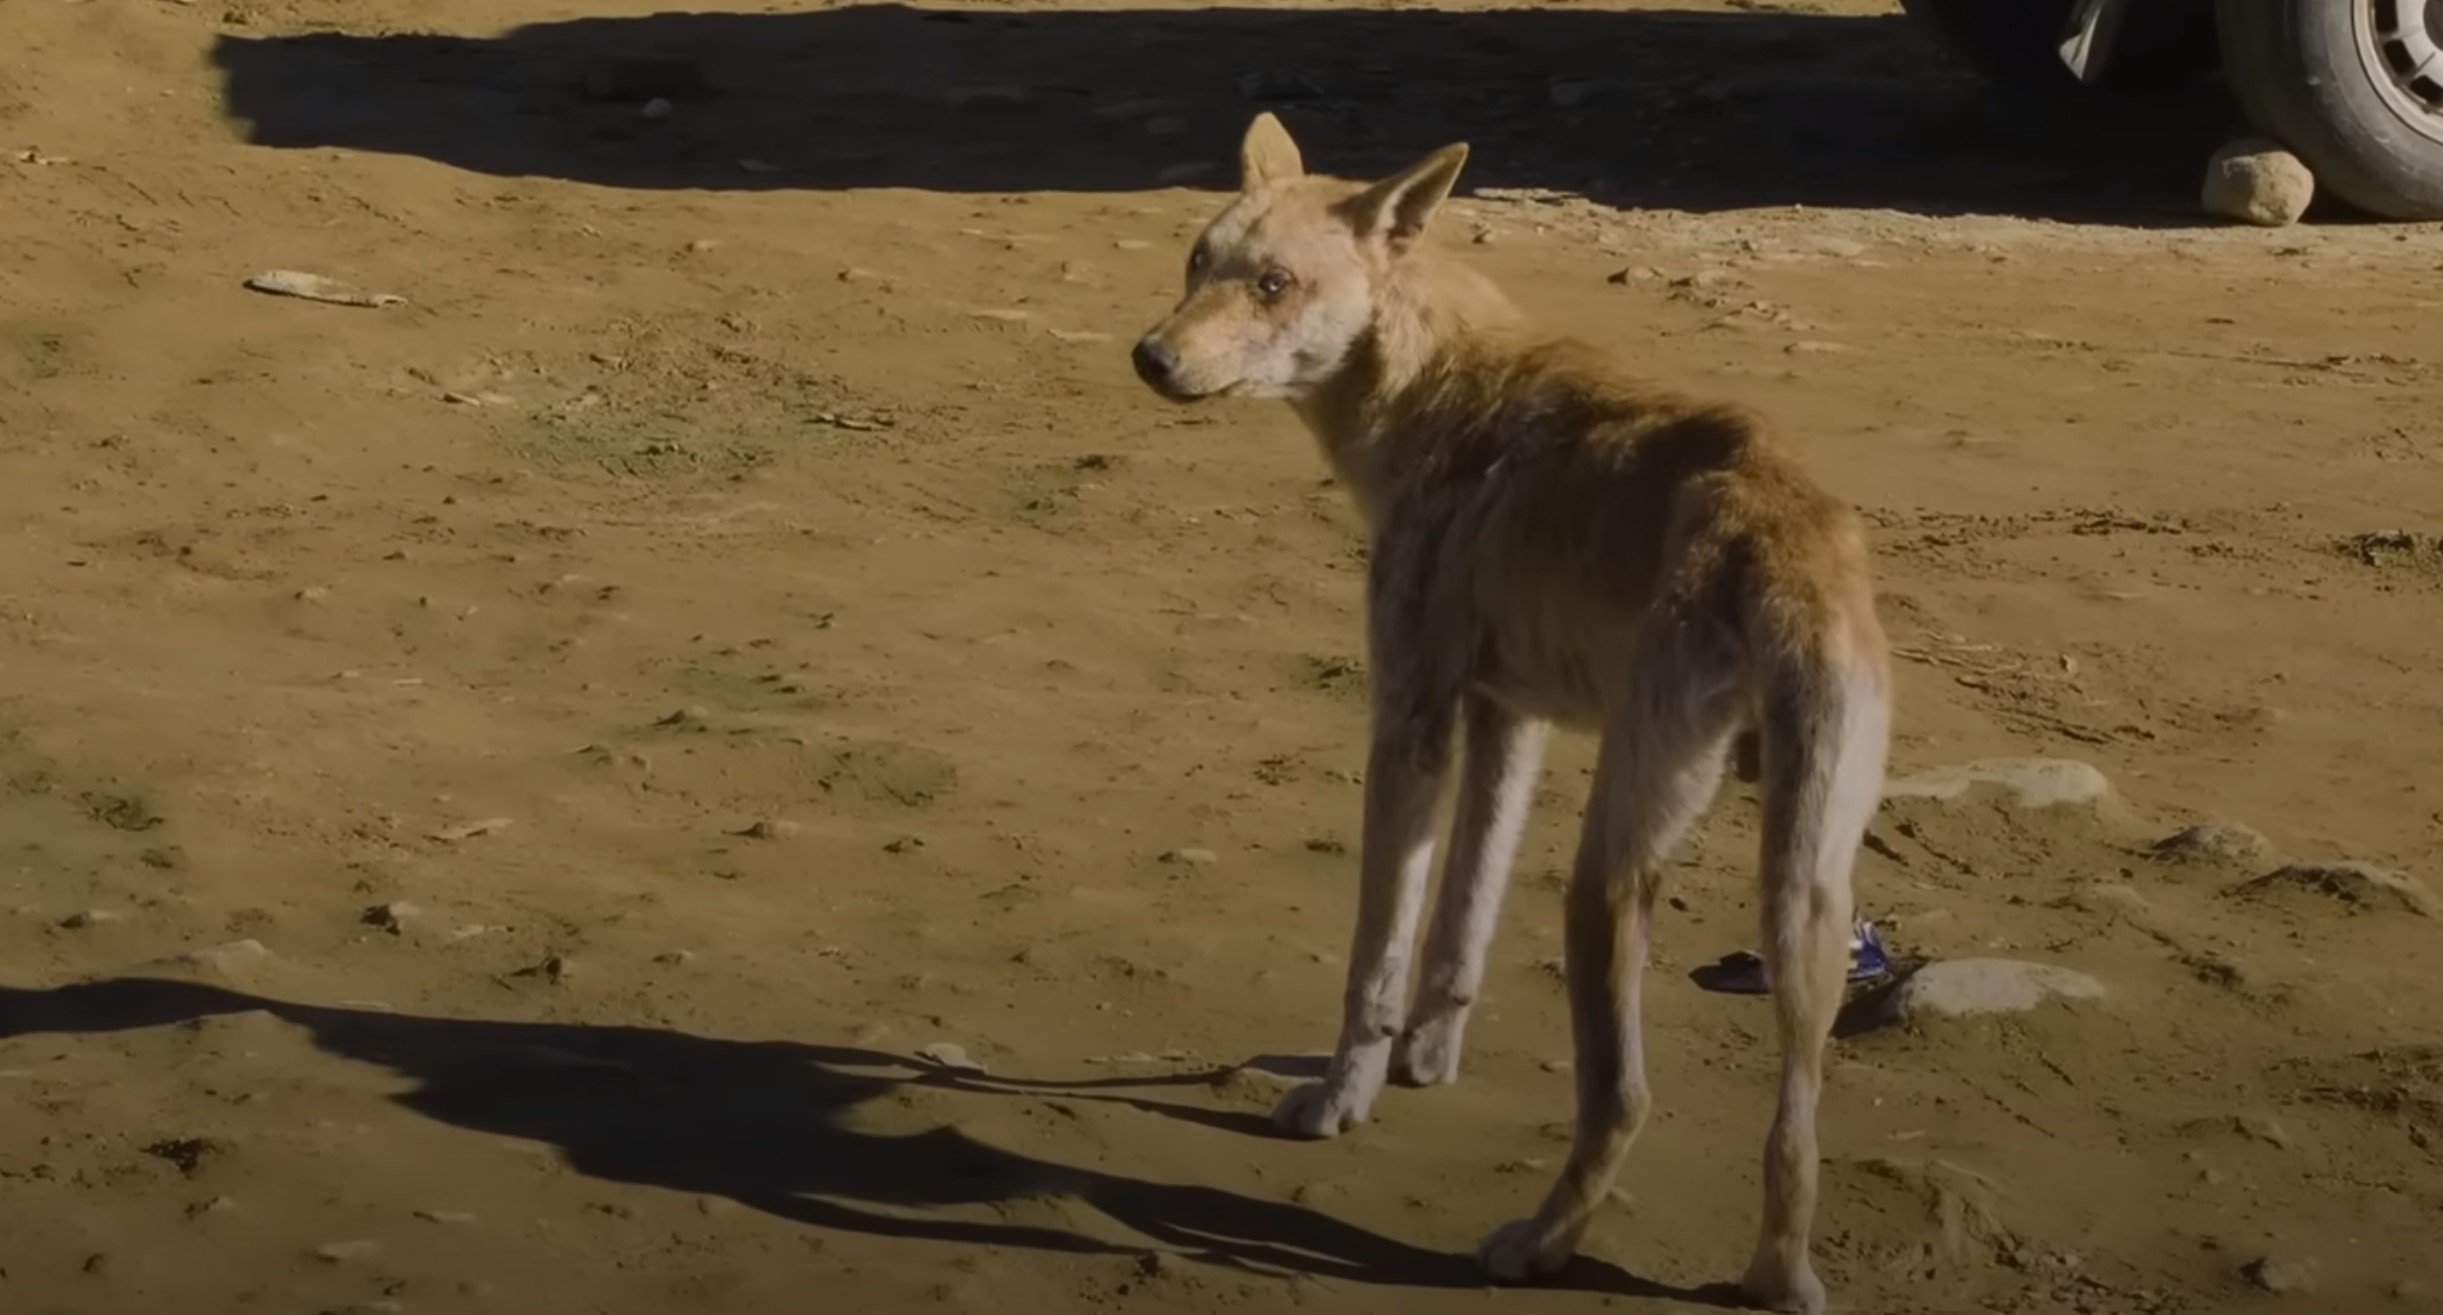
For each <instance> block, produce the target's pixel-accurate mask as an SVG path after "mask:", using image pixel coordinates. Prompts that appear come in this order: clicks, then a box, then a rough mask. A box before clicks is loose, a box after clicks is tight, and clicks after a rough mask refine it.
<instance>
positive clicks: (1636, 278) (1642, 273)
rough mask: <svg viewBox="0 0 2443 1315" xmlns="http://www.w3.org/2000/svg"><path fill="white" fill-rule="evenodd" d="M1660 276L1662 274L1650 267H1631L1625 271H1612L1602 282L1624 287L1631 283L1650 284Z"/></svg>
mask: <svg viewBox="0 0 2443 1315" xmlns="http://www.w3.org/2000/svg"><path fill="white" fill-rule="evenodd" d="M1662 276H1663V272H1662V271H1661V270H1659V269H1656V268H1655V267H1653V266H1652V265H1631V266H1629V267H1628V268H1626V269H1616V270H1613V271H1612V272H1611V273H1610V274H1609V275H1607V276H1606V277H1605V278H1604V282H1606V283H1616V284H1620V285H1622V286H1626V285H1628V284H1631V283H1651V282H1653V281H1654V280H1656V279H1658V278H1661V277H1662Z"/></svg>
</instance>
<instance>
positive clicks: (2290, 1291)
mask: <svg viewBox="0 0 2443 1315" xmlns="http://www.w3.org/2000/svg"><path fill="white" fill-rule="evenodd" d="M2318 1268H2319V1266H2318V1265H2317V1264H2316V1262H2315V1261H2313V1260H2307V1259H2290V1258H2285V1257H2280V1256H2263V1257H2259V1258H2258V1259H2255V1260H2251V1261H2249V1262H2248V1263H2247V1264H2245V1265H2242V1266H2241V1267H2240V1271H2239V1272H2240V1276H2241V1277H2243V1278H2245V1279H2247V1280H2248V1281H2249V1282H2250V1283H2253V1284H2255V1285H2256V1286H2258V1287H2260V1288H2263V1289H2264V1290H2265V1291H2267V1292H2272V1293H2277V1294H2283V1295H2298V1294H2304V1293H2309V1292H2313V1291H2315V1290H2316V1271H2317V1269H2318Z"/></svg>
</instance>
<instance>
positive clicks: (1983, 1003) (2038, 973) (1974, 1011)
mask: <svg viewBox="0 0 2443 1315" xmlns="http://www.w3.org/2000/svg"><path fill="white" fill-rule="evenodd" d="M2103 997H2104V984H2103V983H2102V982H2099V981H2097V980H2095V979H2094V978H2093V977H2090V976H2088V975H2087V974H2085V973H2082V972H2078V971H2076V970H2074V969H2070V968H2062V967H2057V966H2055V965H2052V964H2043V963H2026V962H2022V961H2020V960H2016V959H1946V960H1943V961H1940V962H1937V963H1931V964H1928V965H1926V966H1925V967H1923V968H1920V969H1918V970H1917V971H1916V972H1914V973H1911V974H1909V976H1908V977H1907V978H1906V979H1904V980H1903V981H1902V982H1901V983H1900V985H1899V986H1897V987H1895V988H1894V989H1893V990H1892V993H1891V994H1890V995H1889V996H1887V997H1886V998H1885V999H1884V1001H1883V1004H1882V1008H1881V1010H1880V1013H1881V1015H1882V1021H1884V1022H1886V1023H1910V1022H1917V1021H1921V1020H1924V1019H1927V1018H1959V1017H1965V1016H1970V1015H1979V1014H2023V1013H2027V1012H2029V1011H2030V1010H2033V1009H2036V1008H2039V1007H2040V1006H2043V1005H2045V1004H2048V1003H2051V1002H2055V1001H2061V1002H2076V1001H2091V1000H2100V999H2102V998H2103Z"/></svg>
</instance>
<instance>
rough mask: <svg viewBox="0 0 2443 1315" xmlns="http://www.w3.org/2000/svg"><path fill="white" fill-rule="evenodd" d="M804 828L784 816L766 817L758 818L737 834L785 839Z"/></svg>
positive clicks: (754, 837)
mask: <svg viewBox="0 0 2443 1315" xmlns="http://www.w3.org/2000/svg"><path fill="white" fill-rule="evenodd" d="M805 829H806V828H805V827H803V826H801V825H799V824H798V823H796V822H792V821H790V820H789V819H787V818H785V817H766V818H760V819H758V820H757V821H756V822H755V823H754V824H753V825H751V826H749V827H747V829H746V830H744V831H741V832H739V833H738V834H740V835H742V836H746V837H749V838H750V839H754V840H786V839H788V838H789V837H791V836H794V835H797V834H798V833H800V832H802V831H804V830H805Z"/></svg>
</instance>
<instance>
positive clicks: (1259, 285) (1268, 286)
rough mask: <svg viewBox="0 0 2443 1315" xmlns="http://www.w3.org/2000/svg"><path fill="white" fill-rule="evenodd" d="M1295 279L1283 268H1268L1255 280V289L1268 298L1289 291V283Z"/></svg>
mask: <svg viewBox="0 0 2443 1315" xmlns="http://www.w3.org/2000/svg"><path fill="white" fill-rule="evenodd" d="M1296 281H1297V280H1295V279H1292V278H1291V277H1290V276H1289V274H1288V272H1287V271H1285V270H1278V269H1268V270H1265V271H1264V275H1263V277H1262V278H1259V279H1257V280H1256V281H1255V290H1256V291H1258V292H1260V293H1263V294H1264V296H1265V297H1266V298H1267V299H1269V298H1273V297H1278V296H1280V295H1281V294H1282V293H1284V292H1287V291H1289V285H1290V284H1292V283H1294V282H1296Z"/></svg>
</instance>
